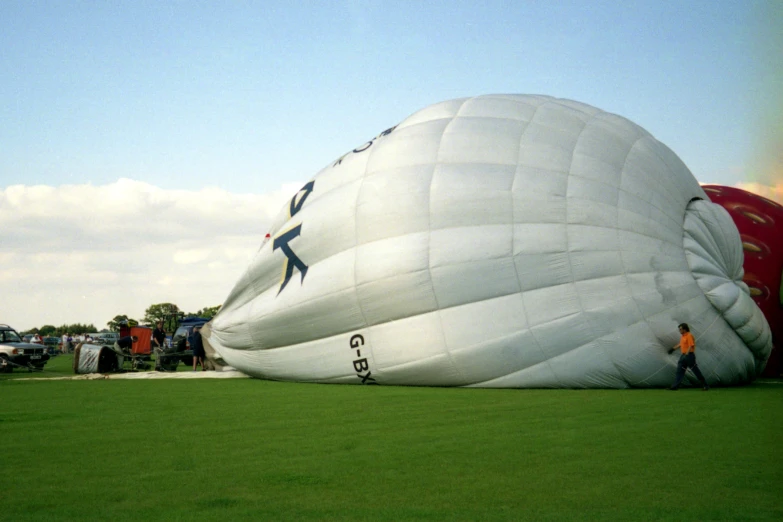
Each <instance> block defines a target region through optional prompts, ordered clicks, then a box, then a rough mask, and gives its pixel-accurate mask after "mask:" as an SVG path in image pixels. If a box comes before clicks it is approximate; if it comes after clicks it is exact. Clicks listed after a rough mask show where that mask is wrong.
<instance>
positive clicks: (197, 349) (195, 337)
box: [189, 325, 206, 372]
mask: <svg viewBox="0 0 783 522" xmlns="http://www.w3.org/2000/svg"><path fill="white" fill-rule="evenodd" d="M189 341H190V349H191V350H193V371H194V372H195V371H196V365H197V364H198V363H199V362H201V371H202V372H203V371H205V370H206V368H204V356H206V353H205V352H204V341H203V340H202V339H201V326H200V325H199V326H195V327H194V328H193V334H192V335H191V336H190V339H189Z"/></svg>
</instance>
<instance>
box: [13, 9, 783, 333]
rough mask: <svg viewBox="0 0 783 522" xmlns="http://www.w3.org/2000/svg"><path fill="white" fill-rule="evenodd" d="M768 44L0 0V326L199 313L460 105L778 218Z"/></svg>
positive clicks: (577, 14)
mask: <svg viewBox="0 0 783 522" xmlns="http://www.w3.org/2000/svg"><path fill="white" fill-rule="evenodd" d="M781 35H783V3H781V2H777V1H768V2H752V1H703V2H702V1H689V2H673V1H671V2H669V1H626V2H615V1H588V0H584V1H569V2H566V1H553V2H549V1H523V0H517V1H506V2H499V1H491V0H490V1H484V2H475V1H472V2H460V1H453V0H452V1H439V0H434V1H432V0H430V1H426V2H425V1H417V2H412V1H403V0H399V1H395V2H381V1H373V0H365V1H355V0H351V1H342V2H328V1H323V2H316V1H303V2H289V1H279V2H278V1H274V0H269V1H258V2H252V1H224V2H217V1H214V2H197V1H175V2H172V1H165V0H156V1H145V0H136V1H108V2H107V1H71V2H64V1H54V0H53V1H36V0H4V1H2V2H0V100H1V101H0V295H2V296H11V295H12V296H14V299H13V300H10V299H0V321H3V322H7V323H8V324H11V325H12V326H15V327H16V328H18V329H20V330H22V329H28V328H32V327H34V326H41V325H43V324H55V325H58V324H63V323H75V322H81V323H90V322H92V323H94V324H95V325H96V327H97V328H102V327H103V326H104V325H105V324H106V322H108V321H109V320H111V319H112V318H113V317H114V316H115V315H118V314H126V315H129V316H131V317H134V318H141V317H143V312H144V310H145V308H146V307H147V306H149V305H150V304H153V303H161V302H172V303H175V304H178V305H179V306H180V308H182V309H183V310H186V311H196V310H198V309H200V308H203V307H205V306H215V305H218V304H220V303H222V302H223V299H225V297H226V296H227V295H228V293H229V292H230V291H231V288H232V287H233V285H234V283H235V282H236V281H237V280H238V279H239V277H240V275H241V274H242V272H243V270H244V269H245V268H246V267H247V266H248V264H249V261H250V259H251V258H252V255H253V253H254V252H255V251H256V250H257V249H258V246H259V244H260V243H261V241H262V239H263V235H264V233H265V232H266V229H267V227H268V225H269V223H270V221H271V219H272V216H274V215H275V214H276V213H277V211H278V210H279V209H280V208H281V206H282V205H283V203H284V202H285V201H287V200H288V199H289V198H290V197H291V195H292V194H293V193H295V192H296V190H297V189H298V188H299V187H301V185H302V183H303V182H305V181H306V180H308V179H310V178H311V177H312V176H313V175H315V174H316V172H318V171H319V170H320V169H321V168H323V167H324V166H326V165H328V164H330V163H331V162H332V161H333V160H335V159H336V158H338V157H340V156H341V155H342V154H344V153H345V152H346V151H348V150H351V149H353V148H354V147H356V146H358V145H361V144H363V143H365V142H366V141H367V140H368V139H369V138H371V137H373V136H376V135H377V134H378V133H379V132H381V131H383V130H384V129H387V128H389V127H391V126H393V125H395V124H397V123H399V122H400V121H402V120H403V119H405V118H406V117H407V116H409V115H410V114H412V113H413V112H415V111H417V110H419V109H422V108H424V107H426V106H428V105H431V104H433V103H437V102H440V101H444V100H448V99H452V98H458V97H466V96H475V95H480V94H492V93H521V94H546V95H551V96H556V97H562V98H570V99H574V100H577V101H580V102H583V103H588V104H591V105H594V106H596V107H598V108H600V109H603V110H605V111H610V112H614V113H617V114H620V115H622V116H625V117H626V118H628V119H630V120H632V121H634V122H636V123H637V124H639V125H641V126H642V127H644V128H645V129H647V130H648V131H649V132H651V133H652V134H653V135H654V136H655V137H657V138H658V139H659V140H660V141H662V142H663V143H665V144H666V145H668V146H669V147H670V148H671V149H672V150H673V151H674V152H675V153H677V154H678V155H679V156H680V157H681V158H682V159H683V161H684V162H685V163H686V164H687V165H688V166H689V167H690V169H691V171H692V172H693V173H694V175H695V176H696V178H697V179H698V180H699V181H701V182H705V183H719V184H727V185H734V184H736V183H739V182H748V181H753V182H759V183H762V184H763V185H764V186H761V187H758V186H756V187H755V188H756V189H758V190H759V191H762V189H764V190H766V189H767V188H768V187H776V188H775V189H774V190H776V192H774V194H777V198H778V200H779V201H783V175H782V174H781V173H783V157H781V151H782V150H783V119H781V113H782V111H783V96H782V95H781V93H783V67H781V60H783V58H781V57H783V36H781ZM770 194H772V192H770ZM774 194H773V195H774ZM764 195H767V192H764ZM768 197H770V196H768Z"/></svg>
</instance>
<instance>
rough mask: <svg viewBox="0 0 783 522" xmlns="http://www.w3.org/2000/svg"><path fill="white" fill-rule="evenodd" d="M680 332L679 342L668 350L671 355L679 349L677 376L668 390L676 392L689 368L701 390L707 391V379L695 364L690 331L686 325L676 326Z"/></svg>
mask: <svg viewBox="0 0 783 522" xmlns="http://www.w3.org/2000/svg"><path fill="white" fill-rule="evenodd" d="M677 328H678V329H679V330H680V342H679V343H678V344H677V345H675V346H674V347H673V348H671V349H670V350H669V353H670V354H671V353H673V352H674V350H676V349H677V348H679V349H680V360H679V362H678V363H677V374H676V375H675V378H674V384H672V386H671V388H669V389H670V390H678V389H679V388H680V383H681V382H682V379H683V377H685V371H686V370H687V369H688V368H690V369H691V371H692V372H693V374H694V375H696V378H697V379H699V382H700V383H701V385H702V389H703V390H704V391H707V390H709V389H710V387H709V386H708V385H707V379H705V378H704V375H703V374H702V373H701V370H699V365H698V364H696V340H695V339H694V338H693V334H692V333H691V329H690V327H689V326H688V324H687V323H682V324H680V325H678V326H677Z"/></svg>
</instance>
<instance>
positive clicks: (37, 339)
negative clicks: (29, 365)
mask: <svg viewBox="0 0 783 522" xmlns="http://www.w3.org/2000/svg"><path fill="white" fill-rule="evenodd" d="M30 342H31V343H33V344H43V339H41V336H40V335H38V334H33V337H32V338H31V339H30Z"/></svg>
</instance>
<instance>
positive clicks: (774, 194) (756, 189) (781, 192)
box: [735, 182, 783, 205]
mask: <svg viewBox="0 0 783 522" xmlns="http://www.w3.org/2000/svg"><path fill="white" fill-rule="evenodd" d="M735 186H736V187H737V188H741V189H742V190H747V191H748V192H753V193H754V194H758V195H759V196H764V197H765V198H767V199H771V200H772V201H774V202H776V203H780V204H781V205H783V182H781V183H778V184H777V185H764V184H761V183H737V184H736V185H735Z"/></svg>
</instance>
